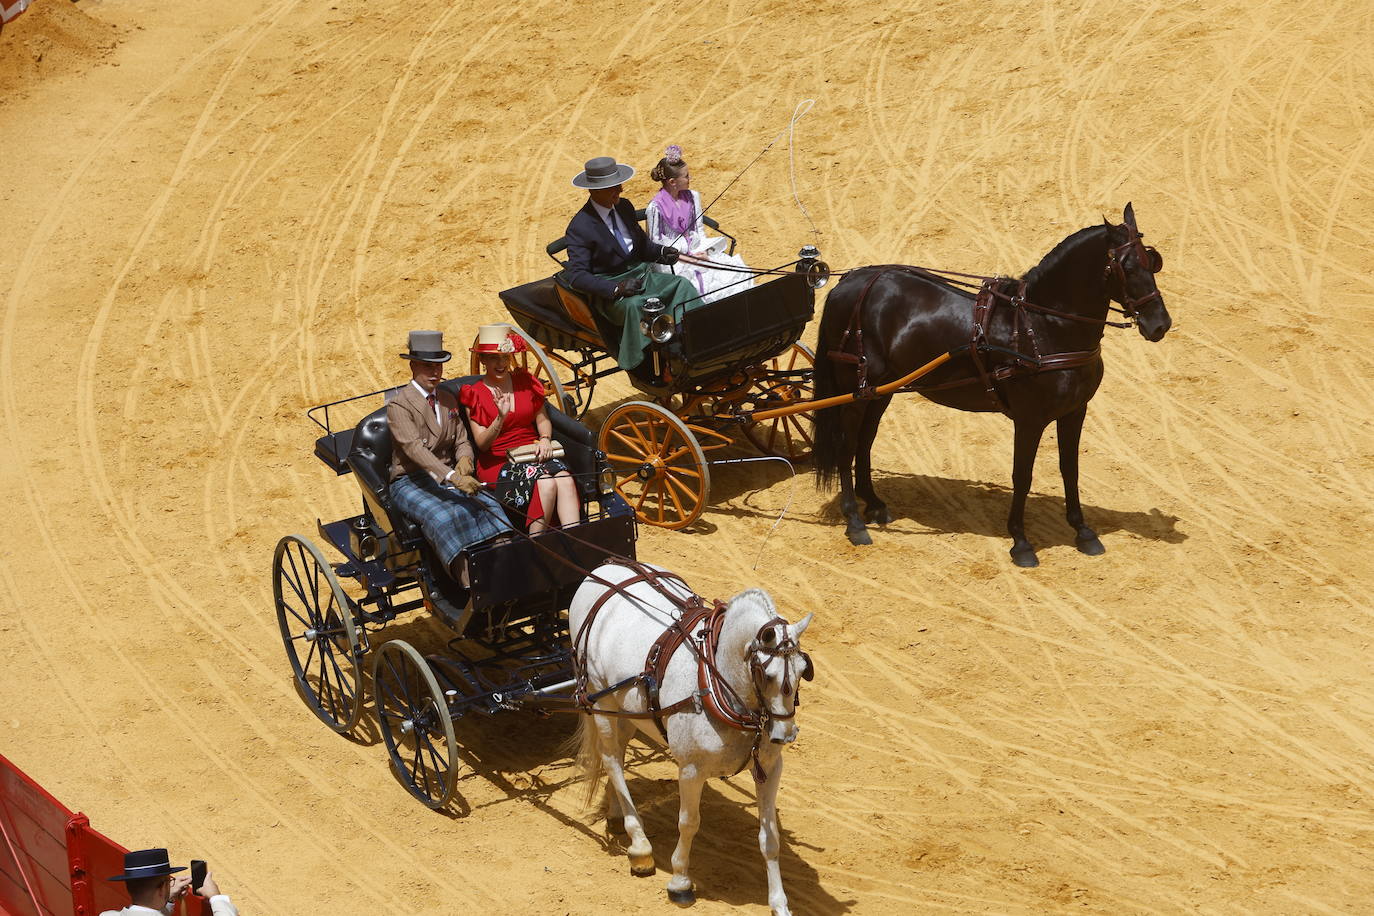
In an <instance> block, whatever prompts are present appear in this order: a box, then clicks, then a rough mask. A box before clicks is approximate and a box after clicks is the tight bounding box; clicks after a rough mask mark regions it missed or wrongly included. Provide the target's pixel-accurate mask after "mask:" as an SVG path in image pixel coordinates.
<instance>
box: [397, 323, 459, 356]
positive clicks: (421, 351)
mask: <svg viewBox="0 0 1374 916" xmlns="http://www.w3.org/2000/svg"><path fill="white" fill-rule="evenodd" d="M409 346H410V352H409V353H402V354H401V359H413V360H416V361H418V362H422V363H446V362H448V361H449V360H451V359H453V354H452V353H450V352H448V351H447V350H445V349H444V332H443V331H411V332H410V344H409Z"/></svg>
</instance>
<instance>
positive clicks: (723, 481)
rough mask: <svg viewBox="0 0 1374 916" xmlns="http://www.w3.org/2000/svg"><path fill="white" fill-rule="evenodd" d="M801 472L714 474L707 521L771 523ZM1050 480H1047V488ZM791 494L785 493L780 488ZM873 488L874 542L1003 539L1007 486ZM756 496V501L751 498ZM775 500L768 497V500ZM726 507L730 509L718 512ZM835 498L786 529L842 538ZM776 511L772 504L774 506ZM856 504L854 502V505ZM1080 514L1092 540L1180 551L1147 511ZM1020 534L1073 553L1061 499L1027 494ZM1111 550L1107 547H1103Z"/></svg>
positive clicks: (751, 468) (1161, 521) (906, 477)
mask: <svg viewBox="0 0 1374 916" xmlns="http://www.w3.org/2000/svg"><path fill="white" fill-rule="evenodd" d="M810 470H811V469H810V468H809V466H806V465H799V466H798V467H797V475H796V477H795V478H794V479H792V480H791V481H790V482H788V478H789V477H791V476H792V475H791V473H790V472H789V471H788V469H787V467H786V465H783V464H781V463H774V464H757V465H740V466H732V467H728V468H725V469H723V472H722V473H714V472H713V475H712V478H711V497H712V502H717V501H718V502H719V504H717V505H713V506H712V507H711V508H710V510H709V514H716V515H729V516H736V517H745V516H747V517H755V518H776V517H777V515H778V513H779V512H780V511H781V510H782V507H783V505H784V504H785V503H787V501H788V498H789V496H790V497H792V499H793V505H795V502H796V501H797V500H799V499H800V498H801V497H802V494H803V492H804V491H803V488H806V489H807V490H811V489H814V488H815V486H816V478H815V475H814V474H813V473H810ZM779 482H781V483H783V484H784V486H783V487H781V488H775V489H773V490H769V491H768V493H767V495H766V499H765V498H763V494H762V491H763V490H764V489H765V488H768V487H772V486H773V485H774V484H777V483H779ZM1055 483H1057V478H1055V477H1054V476H1053V475H1052V474H1051V476H1050V478H1049V481H1048V482H1047V484H1046V485H1047V487H1053V486H1054V485H1055ZM789 486H790V487H792V488H795V489H792V490H790V491H788V490H787V487H789ZM873 487H874V489H875V490H876V491H877V493H878V495H879V496H880V497H881V498H882V499H883V501H884V502H886V503H887V509H888V511H889V512H890V513H891V514H892V521H891V522H889V523H888V524H887V525H885V526H879V525H874V526H873V527H872V530H873V532H874V537H875V539H877V538H880V537H881V536H882V532H884V531H887V532H893V533H902V534H975V535H979V536H982V537H987V538H993V539H997V540H1007V539H1008V536H1007V512H1008V510H1009V509H1010V507H1011V496H1012V491H1011V487H1009V486H1004V485H1001V484H996V483H989V482H988V481H985V480H966V479H962V478H957V477H936V476H933V475H928V474H903V473H890V472H884V471H880V470H876V469H875V470H874V472H873ZM752 491H758V495H756V493H755V492H752ZM775 494H776V495H775ZM727 501H733V504H731V505H725V503H726V502H727ZM839 501H840V497H839V493H838V492H836V493H835V494H834V495H832V496H831V497H830V498H829V499H828V500H826V502H825V504H824V506H823V507H822V511H821V512H820V513H819V514H814V515H799V514H797V513H795V512H788V513H787V521H788V523H790V524H806V525H814V526H817V527H822V528H829V527H833V528H834V529H835V533H836V536H837V537H838V538H840V539H843V538H844V516H843V515H842V513H841V512H840V507H839ZM775 504H776V505H775ZM860 505H862V503H860ZM1083 515H1084V520H1085V521H1086V522H1087V524H1088V525H1089V526H1090V527H1092V528H1093V529H1094V530H1096V531H1097V533H1098V535H1099V536H1105V535H1110V534H1115V533H1119V532H1123V531H1124V532H1126V533H1128V534H1133V535H1135V536H1136V537H1139V538H1143V539H1145V540H1151V541H1160V542H1162V543H1165V544H1181V543H1183V542H1184V541H1186V540H1187V539H1188V535H1187V534H1185V533H1184V532H1182V531H1180V530H1178V522H1179V521H1180V519H1179V517H1178V516H1176V515H1167V514H1165V513H1163V512H1161V511H1160V510H1159V509H1158V508H1152V509H1150V510H1149V511H1148V512H1136V511H1123V510H1119V509H1112V508H1108V507H1105V506H1100V505H1095V504H1093V503H1091V502H1087V501H1085V502H1084V503H1083ZM1026 533H1027V535H1028V536H1029V538H1030V540H1031V541H1032V543H1034V544H1035V546H1036V548H1037V549H1039V548H1043V547H1061V546H1068V547H1073V546H1074V530H1073V529H1072V528H1070V527H1069V525H1068V523H1067V522H1065V520H1064V494H1063V492H1062V491H1061V492H1054V490H1050V491H1049V492H1034V491H1032V492H1031V494H1030V496H1029V497H1028V498H1027V500H1026ZM1110 546H1111V545H1108V547H1109V548H1110Z"/></svg>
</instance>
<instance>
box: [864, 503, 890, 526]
mask: <svg viewBox="0 0 1374 916" xmlns="http://www.w3.org/2000/svg"><path fill="white" fill-rule="evenodd" d="M864 520H865V521H867V522H868V523H869V524H870V525H886V524H888V523H889V522H891V521H892V513H891V512H889V511H887V506H876V507H872V506H871V507H869V509H868V511H867V512H865V513H864Z"/></svg>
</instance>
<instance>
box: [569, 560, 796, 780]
mask: <svg viewBox="0 0 1374 916" xmlns="http://www.w3.org/2000/svg"><path fill="white" fill-rule="evenodd" d="M613 562H615V563H616V564H617V565H620V566H623V567H625V568H626V569H628V570H631V571H632V572H633V573H634V575H633V576H631V577H630V578H628V579H625V580H622V581H621V582H618V583H615V584H614V585H611V587H610V588H609V589H608V590H607V591H605V592H602V593H601V595H600V596H599V597H598V598H597V599H596V601H595V602H594V603H593V604H592V606H591V608H590V609H589V610H588V612H587V617H586V619H585V620H584V621H583V622H582V628H581V629H580V630H579V631H578V633H577V638H576V640H575V641H574V644H573V665H574V669H575V671H576V677H577V683H576V686H575V687H574V689H573V701H574V703H575V704H576V705H577V707H578V709H579V710H580V711H582V712H585V713H588V714H596V715H604V716H617V717H620V718H627V719H653V721H654V725H655V726H657V727H658V730H659V733H660V734H662V735H663V740H664V742H665V743H666V742H667V741H668V728H667V726H666V725H665V724H664V722H663V719H664V717H665V716H668V715H671V714H672V713H675V712H678V711H680V710H683V709H687V708H693V709H695V710H696V711H698V712H700V711H703V710H704V711H705V712H706V714H707V715H709V716H710V717H711V718H712V719H714V720H715V721H717V722H718V723H720V724H721V725H724V726H726V727H728V728H732V729H735V730H736V731H743V732H753V733H754V743H753V745H752V747H751V748H750V750H749V756H748V757H747V758H746V759H745V761H744V762H743V763H741V764H740V767H739V770H743V769H744V767H745V766H748V765H750V764H751V763H752V773H753V776H754V780H755V781H756V782H760V783H761V782H763V781H764V780H765V779H766V778H767V776H766V774H765V773H764V772H763V766H762V764H760V763H759V748H760V746H761V745H762V743H763V735H764V732H765V731H766V730H767V728H768V725H769V723H770V722H771V721H773V720H775V719H776V720H782V721H786V720H789V719H792V718H795V717H796V714H797V713H796V708H795V706H794V707H793V709H792V711H791V712H777V711H775V710H773V709H770V708H769V706H768V703H767V700H766V698H765V697H764V692H763V680H764V673H763V669H764V668H765V667H766V666H767V665H768V662H767V661H765V662H763V663H762V664H760V663H759V661H758V656H759V655H766V656H768V659H769V661H771V660H772V659H774V658H778V657H783V658H784V659H786V658H787V657H788V656H791V655H796V654H798V653H800V654H801V655H802V656H803V658H804V659H805V660H806V666H807V667H806V672H809V671H810V670H811V659H810V657H809V656H807V654H806V653H805V652H802V651H801V647H800V646H799V645H798V644H797V642H796V641H795V640H794V639H792V637H791V635H790V634H788V632H787V621H785V620H783V619H782V618H781V617H777V616H774V617H773V618H771V619H770V620H768V621H767V622H766V623H764V624H763V625H762V626H761V627H759V629H758V631H757V632H756V633H755V634H754V638H753V640H751V641H750V643H749V645H748V647H747V648H746V649H745V655H746V658H747V659H748V661H749V680H750V684H751V686H752V687H753V689H754V700H755V702H756V704H757V708H755V707H754V706H751V705H750V704H748V703H747V702H746V701H745V700H744V698H742V697H741V696H740V695H739V693H738V692H737V691H736V690H735V689H734V687H732V686H731V685H730V683H729V681H727V680H726V679H725V676H724V675H723V674H721V672H720V668H719V667H718V666H717V663H716V662H717V655H718V653H719V651H720V634H721V630H722V629H723V628H724V626H725V611H726V605H725V603H724V602H722V601H720V600H719V599H717V600H715V601H713V602H712V603H711V605H710V606H709V607H708V606H707V605H706V603H705V601H703V600H702V598H701V596H700V595H698V594H696V593H695V592H692V591H691V589H690V588H688V586H687V583H686V581H684V580H683V579H682V577H681V576H678V575H677V574H675V573H670V572H660V571H658V570H655V569H651V568H649V567H648V566H646V565H645V564H643V563H639V562H636V561H633V560H626V559H619V558H618V559H615V560H613ZM598 581H603V580H600V578H599V577H598ZM640 582H643V583H646V584H647V585H649V586H650V587H651V588H652V589H653V590H654V591H656V592H658V593H659V594H660V595H661V596H663V597H664V598H665V599H667V600H668V601H669V602H670V603H671V604H673V605H674V606H676V607H677V608H678V609H679V610H680V611H681V615H680V616H679V617H678V618H677V619H676V620H674V621H673V622H672V623H670V624H669V625H668V627H667V628H666V629H665V630H664V631H663V633H662V634H661V635H660V636H659V637H658V639H656V640H655V641H654V643H653V645H651V646H650V647H649V652H648V654H647V656H646V657H645V659H644V670H643V671H641V672H640V673H639V674H636V675H632V676H631V677H628V678H626V679H624V680H622V681H620V682H619V683H616V684H612V685H611V686H609V687H606V688H604V689H602V690H600V691H598V692H596V693H594V694H588V693H587V671H586V666H585V665H584V664H583V662H582V659H583V658H584V657H585V655H586V652H587V641H588V639H589V636H588V634H589V633H590V632H591V629H592V625H593V623H594V622H595V620H596V616H597V614H598V612H600V610H601V608H602V607H604V606H605V604H606V602H607V601H608V600H610V597H611V595H613V594H622V595H623V596H625V597H631V596H629V594H628V592H626V591H625V589H626V588H627V587H628V586H630V585H635V584H638V583H640ZM665 582H671V583H675V584H678V585H681V586H682V588H683V589H684V590H685V591H687V592H688V594H687V595H686V596H683V595H680V594H677V593H676V592H673V591H670V590H669V589H668V587H667V586H666V585H665V584H664V583H665ZM606 584H609V583H606ZM632 600H633V599H632ZM777 627H781V628H782V636H781V637H778V636H777V635H776V634H774V636H773V639H772V640H771V641H765V640H764V638H763V637H764V634H765V633H767V632H770V631H773V630H774V629H775V628H777ZM684 645H686V646H687V647H688V648H689V650H690V651H691V652H692V654H693V655H694V656H695V657H696V660H697V689H696V690H695V691H693V692H692V693H690V694H688V695H687V696H686V697H684V698H683V699H681V700H678V701H677V702H675V703H672V704H670V705H668V706H663V705H662V704H661V703H660V702H659V693H658V692H659V688H660V686H661V685H662V683H663V678H664V676H665V675H666V673H667V670H668V663H669V662H670V661H671V660H672V657H673V655H674V654H676V652H677V650H678V649H680V648H681V647H682V646H684ZM806 672H804V674H803V676H805V673H806ZM633 685H639V686H642V687H643V688H644V690H645V693H646V695H647V698H648V701H649V711H648V712H625V711H623V710H608V709H599V708H597V706H596V701H597V700H599V699H600V698H601V697H603V696H605V695H606V694H608V693H613V692H615V691H617V690H620V689H622V688H624V687H629V686H633ZM782 689H783V694H784V695H786V694H789V693H791V692H792V690H791V672H790V669H788V668H786V667H784V674H783V687H782ZM739 770H736V771H735V772H737V773H738V772H739Z"/></svg>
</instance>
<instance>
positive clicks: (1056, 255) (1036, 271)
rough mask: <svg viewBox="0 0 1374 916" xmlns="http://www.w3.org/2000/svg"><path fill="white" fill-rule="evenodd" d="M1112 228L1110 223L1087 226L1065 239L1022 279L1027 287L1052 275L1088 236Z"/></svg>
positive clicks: (1108, 230)
mask: <svg viewBox="0 0 1374 916" xmlns="http://www.w3.org/2000/svg"><path fill="white" fill-rule="evenodd" d="M1111 228H1112V226H1111V224H1110V223H1106V222H1104V223H1103V224H1102V225H1100V226H1086V227H1084V228H1082V229H1079V230H1078V231H1077V232H1074V233H1073V234H1071V235H1070V236H1069V237H1068V238H1066V239H1064V241H1062V242H1060V243H1059V244H1058V245H1055V246H1054V247H1053V248H1051V249H1050V251H1049V254H1047V255H1045V256H1044V257H1043V258H1041V259H1040V263H1039V264H1036V265H1035V266H1034V267H1032V268H1031V269H1030V270H1028V271H1026V273H1025V274H1024V275H1023V276H1022V277H1021V279H1022V280H1024V281H1026V285H1027V286H1030V285H1034V284H1035V283H1036V282H1037V281H1038V280H1041V279H1043V278H1044V277H1045V275H1046V274H1049V273H1052V272H1053V271H1054V269H1055V268H1056V267H1058V266H1059V265H1060V264H1062V263H1063V262H1064V261H1065V260H1066V259H1068V257H1069V255H1070V253H1071V252H1074V251H1077V250H1078V247H1079V246H1080V245H1081V244H1082V243H1083V241H1084V240H1085V239H1086V238H1087V237H1088V236H1090V235H1093V234H1094V233H1098V232H1110V231H1111Z"/></svg>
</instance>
